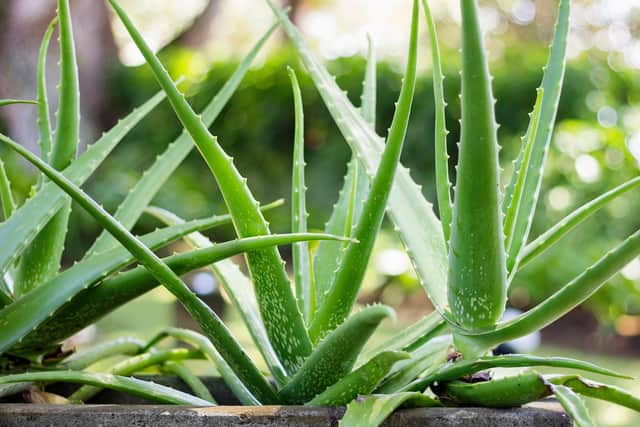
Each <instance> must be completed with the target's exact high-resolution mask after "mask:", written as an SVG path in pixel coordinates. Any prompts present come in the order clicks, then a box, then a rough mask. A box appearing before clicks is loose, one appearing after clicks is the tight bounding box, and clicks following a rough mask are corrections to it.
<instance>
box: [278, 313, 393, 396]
mask: <svg viewBox="0 0 640 427" xmlns="http://www.w3.org/2000/svg"><path fill="white" fill-rule="evenodd" d="M393 314H394V313H393V310H391V309H390V308H389V307H386V306H381V305H375V306H370V307H366V308H364V309H363V310H362V311H360V312H359V313H356V314H354V315H353V316H351V317H350V318H348V319H347V320H345V322H344V323H343V324H342V325H340V326H338V328H337V329H335V330H334V331H333V332H331V333H330V334H329V335H328V336H327V337H326V338H325V339H324V340H323V341H321V342H320V343H319V344H318V345H317V347H316V348H315V350H314V351H313V353H311V355H310V356H309V357H308V358H307V359H306V360H305V361H304V364H303V365H302V367H300V370H298V372H296V374H295V375H294V376H293V377H292V378H291V381H289V383H288V384H287V385H286V386H285V387H284V388H283V389H282V390H281V391H280V396H281V397H282V399H283V400H284V402H285V403H288V404H300V403H305V402H308V401H310V400H311V399H313V398H314V397H315V396H317V395H318V394H320V393H322V392H323V391H325V390H326V389H327V388H328V387H329V386H331V385H333V384H335V383H336V382H338V381H339V380H340V379H342V378H343V377H344V376H345V375H347V374H348V373H349V372H351V369H352V368H353V365H354V364H355V362H356V360H357V358H358V355H359V354H360V352H361V351H362V347H363V346H364V345H365V344H366V342H367V341H368V340H369V337H370V336H371V335H372V334H373V332H374V331H375V330H376V328H377V327H378V325H379V324H380V322H382V321H383V320H384V319H385V318H386V317H389V316H392V315H393Z"/></svg>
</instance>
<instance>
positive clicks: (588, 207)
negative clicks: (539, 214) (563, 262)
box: [518, 177, 640, 268]
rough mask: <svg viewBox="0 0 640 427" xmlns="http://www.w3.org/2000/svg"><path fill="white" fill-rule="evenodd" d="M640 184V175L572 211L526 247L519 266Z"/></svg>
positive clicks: (527, 262) (525, 263)
mask: <svg viewBox="0 0 640 427" xmlns="http://www.w3.org/2000/svg"><path fill="white" fill-rule="evenodd" d="M639 185H640V177H635V178H633V179H630V180H629V181H627V182H625V183H624V184H622V185H619V186H618V187H616V188H614V189H612V190H609V191H607V192H606V193H604V194H602V195H600V196H599V197H596V198H595V199H593V200H591V201H590V202H589V203H586V204H585V205H583V206H581V207H580V208H578V209H576V210H574V211H573V212H571V213H570V214H569V215H567V216H566V217H564V218H563V219H561V220H560V221H559V222H558V223H557V224H556V225H554V226H553V227H551V228H550V229H549V230H547V231H545V232H544V233H542V234H541V235H540V236H538V237H537V238H536V239H535V240H534V241H533V242H531V243H529V244H528V245H527V246H525V247H524V249H523V250H522V255H521V256H520V261H519V262H518V268H523V267H524V266H525V265H527V264H529V262H531V261H532V260H533V259H534V258H535V257H537V256H538V255H540V254H541V253H543V252H544V251H546V250H547V249H549V248H550V247H551V246H553V245H554V244H555V243H556V242H557V241H558V240H560V239H561V238H562V237H564V236H565V235H566V234H567V233H568V232H569V231H571V230H572V229H573V228H575V227H577V226H578V225H579V224H580V223H582V222H583V221H585V220H586V219H588V218H589V217H590V216H591V215H593V214H594V213H596V212H597V211H598V210H600V209H601V208H603V207H604V205H605V204H607V203H609V202H610V201H612V200H613V199H615V198H617V197H619V196H621V195H623V194H624V193H626V192H627V191H629V190H632V189H634V188H636V187H638V186H639Z"/></svg>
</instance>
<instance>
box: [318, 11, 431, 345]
mask: <svg viewBox="0 0 640 427" xmlns="http://www.w3.org/2000/svg"><path fill="white" fill-rule="evenodd" d="M417 45H418V2H417V0H416V1H414V4H413V17H412V24H411V41H410V44H409V58H408V60H407V67H406V73H405V78H404V82H403V84H402V89H401V91H400V96H399V98H398V103H397V107H396V112H395V114H394V117H393V121H392V123H391V128H390V129H389V136H388V138H387V145H386V146H385V149H384V152H383V154H382V158H381V160H380V165H379V166H378V170H377V172H376V174H375V177H374V178H373V181H372V183H371V190H370V192H369V196H368V197H367V200H366V201H365V203H364V207H363V208H362V214H361V216H360V219H359V221H358V224H357V226H356V229H355V231H354V233H353V236H354V237H355V238H356V239H357V240H358V243H351V244H349V245H347V247H346V249H345V252H344V255H343V257H342V260H341V263H340V266H339V267H338V271H337V272H336V275H335V278H334V282H333V284H332V285H331V287H330V288H329V292H328V293H327V295H326V297H325V298H324V301H323V303H322V305H321V306H320V307H318V310H317V312H316V314H315V316H314V317H313V322H312V323H311V326H310V328H309V335H310V336H311V339H312V340H313V341H314V342H318V341H319V340H320V339H321V338H323V337H324V336H325V335H326V334H327V333H328V332H329V331H332V330H333V329H334V328H335V327H336V326H338V325H339V324H340V323H342V321H343V320H344V319H345V318H346V317H347V316H348V315H349V312H350V311H351V308H352V307H353V304H354V303H355V299H356V296H357V293H358V290H359V289H360V285H361V283H362V279H363V277H364V273H365V270H366V267H367V265H368V262H369V257H370V255H371V251H372V249H373V244H374V242H375V238H376V236H377V234H378V230H379V229H380V225H381V224H382V219H383V218H384V213H385V208H386V205H387V200H388V198H389V193H390V191H391V187H392V185H393V176H394V175H395V171H396V169H397V166H398V163H399V160H400V154H401V153H402V146H403V143H404V138H405V135H406V131H407V125H408V122H409V116H410V114H411V104H412V101H413V93H414V90H415V83H416V65H417Z"/></svg>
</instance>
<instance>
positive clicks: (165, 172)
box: [85, 24, 278, 258]
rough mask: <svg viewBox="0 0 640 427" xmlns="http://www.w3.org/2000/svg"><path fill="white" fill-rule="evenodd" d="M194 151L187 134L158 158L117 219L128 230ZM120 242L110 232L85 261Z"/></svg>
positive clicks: (208, 112) (223, 98)
mask: <svg viewBox="0 0 640 427" xmlns="http://www.w3.org/2000/svg"><path fill="white" fill-rule="evenodd" d="M277 27H278V25H277V24H274V25H272V26H271V28H269V29H268V30H267V32H266V33H265V34H264V35H263V36H262V37H261V38H260V40H258V42H257V43H256V44H255V46H254V47H253V48H252V49H251V51H249V53H248V54H247V56H246V57H245V58H244V59H243V60H242V61H241V62H240V64H238V67H237V68H236V70H235V71H234V72H233V74H232V75H231V77H230V78H229V80H227V81H226V82H225V84H224V85H223V86H222V88H221V89H220V91H219V92H218V93H217V94H216V96H214V97H213V99H212V100H211V102H209V104H208V105H207V107H206V108H205V109H204V111H203V112H202V121H203V122H204V123H205V124H206V125H207V126H211V125H212V124H213V122H214V121H215V120H216V118H217V117H218V115H219V114H220V112H221V111H222V109H223V108H224V107H225V105H227V102H228V101H229V99H231V96H232V95H233V94H234V93H235V91H236V89H237V88H238V86H239V85H240V82H241V81H242V79H243V78H244V76H245V75H246V73H247V71H248V70H249V67H250V66H251V64H252V63H253V61H254V59H255V58H256V55H257V54H258V53H259V52H260V50H261V49H262V47H263V46H264V44H265V43H266V42H267V40H268V39H269V37H271V35H272V34H273V32H274V31H275V29H276V28H277ZM192 149H193V141H192V140H191V137H190V136H189V133H188V132H187V131H183V132H182V134H181V135H180V136H179V137H178V138H177V139H176V140H175V141H174V142H172V143H171V144H169V146H168V147H167V149H166V150H165V151H164V153H162V154H161V155H159V156H158V158H157V159H156V161H155V162H154V163H153V165H152V166H151V168H149V169H148V170H147V171H146V172H145V173H144V174H143V176H142V177H141V178H140V180H139V181H138V182H137V183H136V185H135V186H134V187H133V188H132V189H131V191H130V192H129V194H128V195H127V197H126V198H125V199H124V200H123V201H122V203H121V204H120V206H118V209H117V210H116V213H115V215H114V217H115V218H116V219H117V220H118V221H119V222H120V223H121V224H122V225H124V226H125V227H127V228H128V229H131V228H132V227H133V226H134V225H135V223H136V222H137V221H138V218H140V215H142V212H144V210H145V208H146V207H147V206H148V205H149V203H151V200H153V198H154V197H155V196H156V194H157V193H158V191H159V190H160V189H161V188H162V186H163V185H164V184H165V182H166V181H167V179H169V177H170V176H171V174H172V173H173V172H174V171H175V170H176V168H177V167H178V166H179V165H180V163H182V161H183V160H184V159H185V157H187V155H188V154H189V153H190V152H191V150H192ZM117 245H118V242H117V241H116V240H115V239H114V238H113V237H112V236H111V235H110V234H109V233H107V232H103V233H101V234H100V236H98V239H97V240H96V241H95V242H94V244H93V245H92V246H91V248H90V249H89V250H88V251H87V253H86V254H85V258H86V257H89V256H91V255H94V254H96V253H100V252H103V251H105V250H108V249H112V248H113V247H115V246H117Z"/></svg>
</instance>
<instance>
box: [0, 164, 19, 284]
mask: <svg viewBox="0 0 640 427" xmlns="http://www.w3.org/2000/svg"><path fill="white" fill-rule="evenodd" d="M0 202H2V214H3V215H4V219H5V220H8V219H9V217H10V216H11V215H12V214H13V211H15V210H16V202H15V200H14V199H13V193H12V192H11V181H9V177H8V176H7V171H6V170H5V168H4V162H3V161H2V159H0ZM1 271H2V269H0V272H1Z"/></svg>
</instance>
